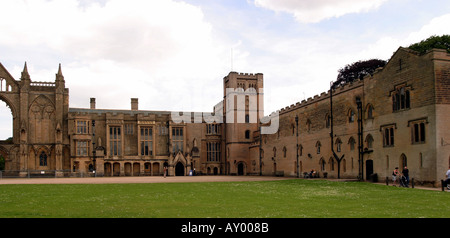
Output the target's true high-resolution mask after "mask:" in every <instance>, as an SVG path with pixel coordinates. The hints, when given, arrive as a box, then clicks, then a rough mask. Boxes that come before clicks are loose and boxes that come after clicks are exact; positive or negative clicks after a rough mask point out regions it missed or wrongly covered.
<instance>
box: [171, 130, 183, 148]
mask: <svg viewBox="0 0 450 238" xmlns="http://www.w3.org/2000/svg"><path fill="white" fill-rule="evenodd" d="M183 144H184V136H183V128H182V127H172V152H173V153H178V151H181V152H183Z"/></svg>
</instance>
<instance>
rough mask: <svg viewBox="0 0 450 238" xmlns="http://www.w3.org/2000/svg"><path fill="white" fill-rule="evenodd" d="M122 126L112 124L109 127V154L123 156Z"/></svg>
mask: <svg viewBox="0 0 450 238" xmlns="http://www.w3.org/2000/svg"><path fill="white" fill-rule="evenodd" d="M121 130H122V127H121V126H110V127H109V155H110V156H121V155H122V132H121Z"/></svg>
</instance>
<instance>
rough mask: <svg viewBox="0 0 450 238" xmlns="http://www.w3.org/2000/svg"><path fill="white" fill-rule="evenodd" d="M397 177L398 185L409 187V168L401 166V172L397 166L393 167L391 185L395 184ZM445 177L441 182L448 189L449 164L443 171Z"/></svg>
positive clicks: (449, 188)
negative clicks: (445, 170)
mask: <svg viewBox="0 0 450 238" xmlns="http://www.w3.org/2000/svg"><path fill="white" fill-rule="evenodd" d="M398 178H399V182H400V186H404V187H409V170H408V168H407V167H406V166H405V167H404V168H403V170H402V172H401V173H400V172H399V170H398V167H395V169H394V171H392V181H393V182H394V184H393V186H396V183H397V179H398ZM445 178H446V179H445V180H444V182H443V186H444V187H447V189H448V190H450V166H449V167H448V170H447V172H446V173H445Z"/></svg>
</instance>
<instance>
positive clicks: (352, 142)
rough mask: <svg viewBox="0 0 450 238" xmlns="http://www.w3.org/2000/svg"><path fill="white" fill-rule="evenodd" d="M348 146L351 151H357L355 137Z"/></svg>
mask: <svg viewBox="0 0 450 238" xmlns="http://www.w3.org/2000/svg"><path fill="white" fill-rule="evenodd" d="M348 144H349V145H350V150H355V144H356V142H355V139H354V138H353V137H350V139H348Z"/></svg>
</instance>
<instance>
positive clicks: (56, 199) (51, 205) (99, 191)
mask: <svg viewBox="0 0 450 238" xmlns="http://www.w3.org/2000/svg"><path fill="white" fill-rule="evenodd" d="M449 201H450V193H447V192H441V191H429V190H420V189H407V188H398V187H392V186H383V185H377V184H370V183H361V182H330V181H324V180H295V179H294V180H283V181H266V182H215V183H165V184H164V183H153V184H76V185H73V184H71V185H67V184H58V185H0V217H8V218H11V217H26V218H35V217H51V218H64V217H72V218H79V217H80V218H81V217H83V218H84V217H96V218H103V217H109V218H119V217H121V218H122V217H123V218H128V217H147V218H197V217H198V218H210V217H221V218H279V217H283V218H291V217H298V218H303V217H314V218H322V217H326V218H333V217H339V218H341V217H346V218H363V217H374V218H376V217H383V218H389V217H397V218H398V217H400V218H410V217H414V218H418V217H447V218H448V217H450V202H449Z"/></svg>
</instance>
